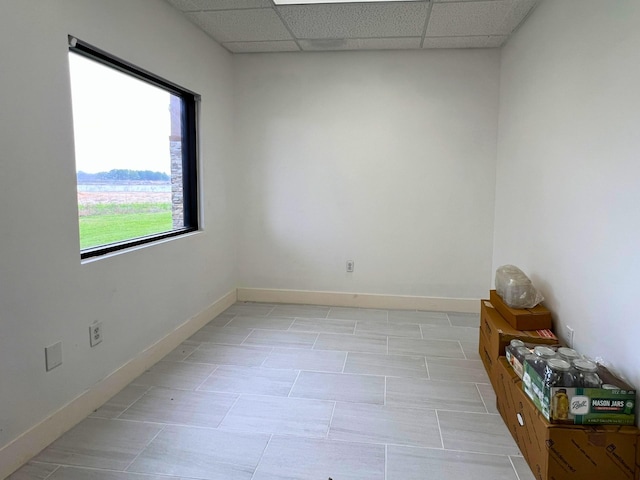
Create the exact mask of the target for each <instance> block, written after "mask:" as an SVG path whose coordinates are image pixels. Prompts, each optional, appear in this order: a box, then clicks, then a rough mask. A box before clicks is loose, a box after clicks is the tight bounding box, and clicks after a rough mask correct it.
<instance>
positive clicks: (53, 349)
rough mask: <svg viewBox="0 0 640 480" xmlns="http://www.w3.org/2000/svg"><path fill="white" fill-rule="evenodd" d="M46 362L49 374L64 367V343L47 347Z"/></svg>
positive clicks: (45, 351)
mask: <svg viewBox="0 0 640 480" xmlns="http://www.w3.org/2000/svg"><path fill="white" fill-rule="evenodd" d="M44 360H45V366H46V368H47V372H48V371H50V370H53V369H54V368H56V367H59V366H60V365H62V342H58V343H56V344H53V345H49V346H48V347H45V349H44Z"/></svg>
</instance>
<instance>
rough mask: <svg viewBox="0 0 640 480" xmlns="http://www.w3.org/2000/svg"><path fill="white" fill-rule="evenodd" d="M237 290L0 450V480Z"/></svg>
mask: <svg viewBox="0 0 640 480" xmlns="http://www.w3.org/2000/svg"><path fill="white" fill-rule="evenodd" d="M236 298H237V295H236V290H235V289H234V290H232V291H231V292H229V293H227V294H226V295H224V296H223V297H222V298H220V299H219V300H217V301H216V302H214V303H213V304H211V305H210V306H209V307H207V308H206V309H205V310H204V311H202V312H200V313H199V314H197V315H195V316H194V317H192V318H190V319H189V320H187V321H186V322H184V323H183V324H182V325H180V326H178V327H177V328H176V329H175V330H173V331H172V332H171V333H169V334H168V335H166V336H165V337H164V338H162V339H161V340H159V341H158V342H156V343H155V344H153V345H151V346H150V347H149V348H147V349H146V350H144V351H143V352H142V353H140V354H139V355H138V356H137V357H135V358H134V359H132V360H130V361H129V362H127V363H125V364H124V365H123V366H122V367H120V368H119V369H118V370H116V371H115V372H113V373H112V374H111V375H109V376H108V377H106V378H104V379H103V380H101V381H100V382H98V383H97V384H96V385H94V386H93V387H92V388H90V389H89V390H87V391H86V392H84V393H82V394H80V395H79V396H78V397H76V398H75V399H73V400H72V401H70V402H69V403H67V404H66V405H65V406H63V407H62V408H60V409H59V410H58V411H56V412H54V413H53V414H51V415H50V416H49V417H47V418H45V419H44V420H43V421H41V422H40V423H38V424H37V425H35V426H34V427H32V428H31V429H29V430H27V431H26V432H25V433H23V434H22V435H20V436H19V437H18V438H16V439H15V440H13V441H12V442H10V443H8V444H7V445H5V446H4V447H2V448H0V478H6V477H8V476H9V475H11V474H12V473H13V472H14V471H15V470H17V469H18V468H20V467H21V466H22V465H24V464H25V463H27V462H28V461H29V460H30V459H31V458H33V457H34V456H35V455H37V454H38V453H39V452H40V451H41V450H42V449H44V448H45V447H46V446H47V445H49V444H50V443H51V442H53V441H54V440H55V439H57V438H58V437H59V436H60V435H62V434H63V433H65V432H66V431H67V430H70V429H71V428H72V427H74V426H75V425H77V424H78V423H80V422H81V421H82V420H83V419H84V418H86V417H87V416H88V415H89V414H90V413H91V412H93V411H94V410H95V409H96V408H98V407H100V406H102V405H103V404H104V403H106V402H107V401H108V400H109V399H110V398H111V397H113V396H114V395H115V394H116V393H118V392H119V391H120V390H122V389H123V388H124V387H126V386H127V385H128V384H129V383H131V382H132V381H133V380H134V379H135V378H136V377H138V376H139V375H140V374H142V373H144V371H145V370H147V369H148V368H149V367H151V366H152V365H154V364H155V363H156V362H158V361H159V360H161V359H162V357H164V356H165V355H166V354H168V353H169V352H171V351H172V350H173V349H174V348H176V347H177V346H178V345H180V344H181V343H182V342H184V341H185V340H186V339H187V338H189V337H190V336H191V335H193V334H194V333H195V332H197V331H198V330H200V329H201V328H202V327H203V326H205V325H206V324H207V323H208V322H209V321H210V320H211V319H212V318H214V317H216V316H217V315H219V314H220V313H222V312H223V311H225V310H226V309H227V308H229V307H230V306H231V305H233V303H235V301H236Z"/></svg>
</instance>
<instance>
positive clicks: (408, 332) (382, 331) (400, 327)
mask: <svg viewBox="0 0 640 480" xmlns="http://www.w3.org/2000/svg"><path fill="white" fill-rule="evenodd" d="M368 334H377V335H387V336H390V337H407V338H422V333H421V331H420V326H419V325H404V324H396V325H389V324H388V323H374V322H358V324H357V325H356V335H368Z"/></svg>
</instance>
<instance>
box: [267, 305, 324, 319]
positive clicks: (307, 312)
mask: <svg viewBox="0 0 640 480" xmlns="http://www.w3.org/2000/svg"><path fill="white" fill-rule="evenodd" d="M330 308H331V307H323V306H316V305H278V306H276V307H275V308H274V309H273V311H272V312H271V313H269V316H278V317H296V318H326V317H327V314H328V313H329V310H330Z"/></svg>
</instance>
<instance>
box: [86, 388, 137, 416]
mask: <svg viewBox="0 0 640 480" xmlns="http://www.w3.org/2000/svg"><path fill="white" fill-rule="evenodd" d="M147 390H149V387H148V386H145V385H127V386H126V387H124V388H123V389H122V390H121V391H120V392H119V393H118V394H117V395H115V396H113V397H112V398H111V399H110V400H109V401H108V402H107V403H105V404H104V405H102V406H101V407H100V408H98V409H97V410H95V411H94V412H93V413H92V414H91V415H89V416H90V417H96V418H116V417H117V416H118V415H120V414H121V413H122V412H124V411H125V410H126V409H127V408H129V407H130V406H131V405H133V403H134V402H135V401H136V400H138V399H139V398H140V397H141V396H142V395H144V394H145V392H146V391H147Z"/></svg>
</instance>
